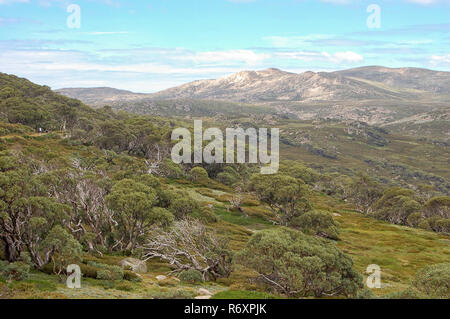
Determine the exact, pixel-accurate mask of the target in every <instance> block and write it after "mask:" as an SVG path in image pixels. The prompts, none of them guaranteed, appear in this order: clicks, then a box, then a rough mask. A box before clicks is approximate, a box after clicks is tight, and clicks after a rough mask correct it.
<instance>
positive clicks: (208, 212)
mask: <svg viewBox="0 0 450 319" xmlns="http://www.w3.org/2000/svg"><path fill="white" fill-rule="evenodd" d="M192 217H195V218H197V219H199V220H200V221H202V222H204V223H207V224H209V223H216V222H217V216H216V215H215V214H214V211H213V210H212V209H211V208H209V207H202V208H200V209H198V210H196V211H195V212H194V213H193V214H192Z"/></svg>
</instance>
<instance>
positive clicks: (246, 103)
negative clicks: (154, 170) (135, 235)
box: [58, 66, 450, 139]
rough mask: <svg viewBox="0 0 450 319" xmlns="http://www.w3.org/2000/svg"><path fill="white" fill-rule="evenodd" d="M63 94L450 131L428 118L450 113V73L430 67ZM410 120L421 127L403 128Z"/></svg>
mask: <svg viewBox="0 0 450 319" xmlns="http://www.w3.org/2000/svg"><path fill="white" fill-rule="evenodd" d="M58 92H60V93H61V94H64V95H67V96H69V97H73V98H77V99H80V100H82V101H83V102H85V103H87V104H89V105H93V106H102V105H111V106H112V107H113V109H116V110H126V111H129V112H133V113H139V114H154V115H160V116H183V117H185V116H188V117H191V116H196V117H202V116H205V117H217V116H219V117H228V118H229V117H234V118H242V117H248V116H250V117H254V116H259V115H263V116H264V115H267V116H269V117H281V118H293V119H300V120H316V119H334V120H344V121H347V120H356V121H362V122H366V123H369V124H371V125H378V126H386V125H389V126H390V128H392V129H394V130H396V129H397V128H398V129H401V131H406V132H411V134H413V135H417V134H419V135H420V134H421V133H424V134H425V135H429V136H433V137H440V136H442V137H444V136H445V139H446V138H447V137H448V135H449V134H450V133H449V132H450V124H449V121H447V120H443V121H442V120H439V121H435V117H434V116H430V114H439V119H442V118H444V119H446V118H448V117H449V116H450V72H440V71H432V70H427V69H417V68H398V69H392V68H386V67H379V66H368V67H361V68H355V69H350V70H343V71H337V72H330V73H327V72H318V73H315V72H304V73H300V74H296V73H290V72H285V71H281V70H279V69H274V68H272V69H267V70H262V71H242V72H239V73H235V74H232V75H229V76H225V77H221V78H218V79H213V80H199V81H194V82H190V83H186V84H184V85H181V86H178V87H174V88H170V89H167V90H164V91H161V92H157V93H154V94H137V93H132V92H129V91H122V90H115V89H111V88H93V89H62V90H58ZM424 123H426V124H424ZM435 123H437V124H436V125H435ZM391 124H395V125H391ZM405 125H406V126H411V127H414V128H417V129H418V131H417V130H416V129H413V130H405ZM434 126H436V127H434ZM422 131H423V132H422ZM440 132H444V134H442V133H440Z"/></svg>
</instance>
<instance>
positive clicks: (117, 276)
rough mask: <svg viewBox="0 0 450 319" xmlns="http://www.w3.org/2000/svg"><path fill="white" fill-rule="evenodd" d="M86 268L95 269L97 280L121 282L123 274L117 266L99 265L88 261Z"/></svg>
mask: <svg viewBox="0 0 450 319" xmlns="http://www.w3.org/2000/svg"><path fill="white" fill-rule="evenodd" d="M88 266H92V267H95V268H97V279H104V280H122V279H123V276H124V273H123V269H122V268H120V267H119V266H113V265H106V264H99V263H96V262H94V261H89V262H88Z"/></svg>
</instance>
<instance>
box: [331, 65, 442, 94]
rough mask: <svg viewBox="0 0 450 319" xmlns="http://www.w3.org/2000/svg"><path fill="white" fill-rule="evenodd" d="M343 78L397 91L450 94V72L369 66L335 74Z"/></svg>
mask: <svg viewBox="0 0 450 319" xmlns="http://www.w3.org/2000/svg"><path fill="white" fill-rule="evenodd" d="M334 73H335V74H339V75H341V76H345V77H349V78H357V79H359V80H362V79H363V80H367V81H371V82H377V83H382V84H383V85H385V86H388V87H392V88H397V89H412V90H419V91H426V92H431V93H438V94H450V72H442V71H432V70H427V69H419V68H396V69H392V68H386V67H381V66H368V67H361V68H355V69H350V70H343V71H337V72H334Z"/></svg>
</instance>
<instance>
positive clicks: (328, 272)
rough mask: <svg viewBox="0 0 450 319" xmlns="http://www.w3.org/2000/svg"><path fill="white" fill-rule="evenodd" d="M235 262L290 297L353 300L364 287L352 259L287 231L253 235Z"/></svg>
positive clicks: (321, 241)
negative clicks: (348, 298) (341, 296)
mask: <svg viewBox="0 0 450 319" xmlns="http://www.w3.org/2000/svg"><path fill="white" fill-rule="evenodd" d="M235 261H236V263H237V264H239V265H242V266H245V267H247V268H249V269H252V270H254V271H255V273H256V274H259V275H258V277H256V278H255V279H256V280H257V281H258V282H259V283H261V284H262V286H263V287H267V286H269V287H270V288H272V289H273V290H274V291H276V292H279V293H282V294H285V295H287V296H289V297H307V296H314V297H321V296H323V295H329V294H332V295H345V296H350V297H352V296H355V295H356V293H357V291H358V290H359V289H360V288H362V287H363V284H362V276H361V275H360V274H358V273H357V272H356V271H354V270H353V268H352V266H353V261H352V259H351V258H350V257H349V256H347V255H346V254H344V253H343V252H342V251H341V250H339V249H338V248H337V247H336V246H335V244H334V243H332V242H330V241H328V240H325V239H322V238H317V237H313V236H309V235H306V234H304V233H302V232H299V231H296V230H293V229H290V228H284V227H279V228H273V229H265V230H262V231H259V232H257V233H255V234H253V235H252V237H251V238H250V240H249V241H248V243H247V245H246V247H245V248H244V249H243V250H241V251H240V252H239V253H238V254H237V255H236V259H235Z"/></svg>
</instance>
